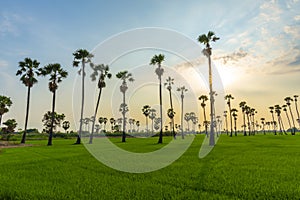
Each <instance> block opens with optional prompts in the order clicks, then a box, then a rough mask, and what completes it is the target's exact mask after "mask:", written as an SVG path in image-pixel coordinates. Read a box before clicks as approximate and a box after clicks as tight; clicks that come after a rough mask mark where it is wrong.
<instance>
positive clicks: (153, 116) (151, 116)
mask: <svg viewBox="0 0 300 200" xmlns="http://www.w3.org/2000/svg"><path fill="white" fill-rule="evenodd" d="M155 117H156V110H155V109H154V108H151V109H150V115H149V119H151V121H152V126H151V131H152V134H153V133H154V132H153V120H154V119H155Z"/></svg>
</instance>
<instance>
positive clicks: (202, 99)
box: [198, 95, 208, 136]
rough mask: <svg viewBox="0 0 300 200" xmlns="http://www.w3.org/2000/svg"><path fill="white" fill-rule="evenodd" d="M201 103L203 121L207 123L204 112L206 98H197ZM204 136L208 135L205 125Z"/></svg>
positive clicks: (202, 96) (203, 96) (204, 96)
mask: <svg viewBox="0 0 300 200" xmlns="http://www.w3.org/2000/svg"><path fill="white" fill-rule="evenodd" d="M198 99H199V100H200V101H202V102H201V107H202V109H203V118H204V121H207V119H206V112H205V106H206V104H205V102H206V101H208V97H207V96H206V95H201V96H200V97H199V98H198ZM205 125H206V126H205V135H206V136H208V133H207V124H206V123H205Z"/></svg>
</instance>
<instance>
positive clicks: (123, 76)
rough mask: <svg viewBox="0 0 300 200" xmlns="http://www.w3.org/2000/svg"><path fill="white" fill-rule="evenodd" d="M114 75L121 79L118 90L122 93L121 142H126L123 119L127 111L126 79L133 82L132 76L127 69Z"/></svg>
mask: <svg viewBox="0 0 300 200" xmlns="http://www.w3.org/2000/svg"><path fill="white" fill-rule="evenodd" d="M116 77H117V78H118V79H120V80H122V84H121V86H120V91H121V92H122V93H123V103H122V104H121V109H122V115H123V134H122V142H126V134H125V130H126V129H125V128H126V121H125V114H126V112H128V107H127V104H126V103H125V93H126V91H127V89H128V86H127V81H129V82H133V81H134V79H133V78H132V74H131V73H128V71H121V72H118V73H117V74H116Z"/></svg>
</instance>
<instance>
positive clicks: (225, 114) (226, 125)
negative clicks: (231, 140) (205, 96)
mask: <svg viewBox="0 0 300 200" xmlns="http://www.w3.org/2000/svg"><path fill="white" fill-rule="evenodd" d="M223 116H224V118H225V127H226V130H225V131H226V134H227V135H228V120H227V110H225V111H224V115H223Z"/></svg>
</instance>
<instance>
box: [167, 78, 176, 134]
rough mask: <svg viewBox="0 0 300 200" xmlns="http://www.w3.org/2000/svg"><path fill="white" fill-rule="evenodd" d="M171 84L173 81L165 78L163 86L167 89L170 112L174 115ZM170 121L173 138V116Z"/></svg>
mask: <svg viewBox="0 0 300 200" xmlns="http://www.w3.org/2000/svg"><path fill="white" fill-rule="evenodd" d="M173 84H174V79H173V78H171V77H170V76H169V77H168V78H167V80H166V83H165V86H167V89H168V91H169V96H170V106H171V111H172V113H173V114H174V115H175V112H174V109H173V102H172V85H173ZM168 113H169V112H168ZM170 114H171V113H170ZM170 119H171V123H172V124H171V126H172V134H173V137H174V138H175V127H174V116H173V117H172V118H170Z"/></svg>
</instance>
